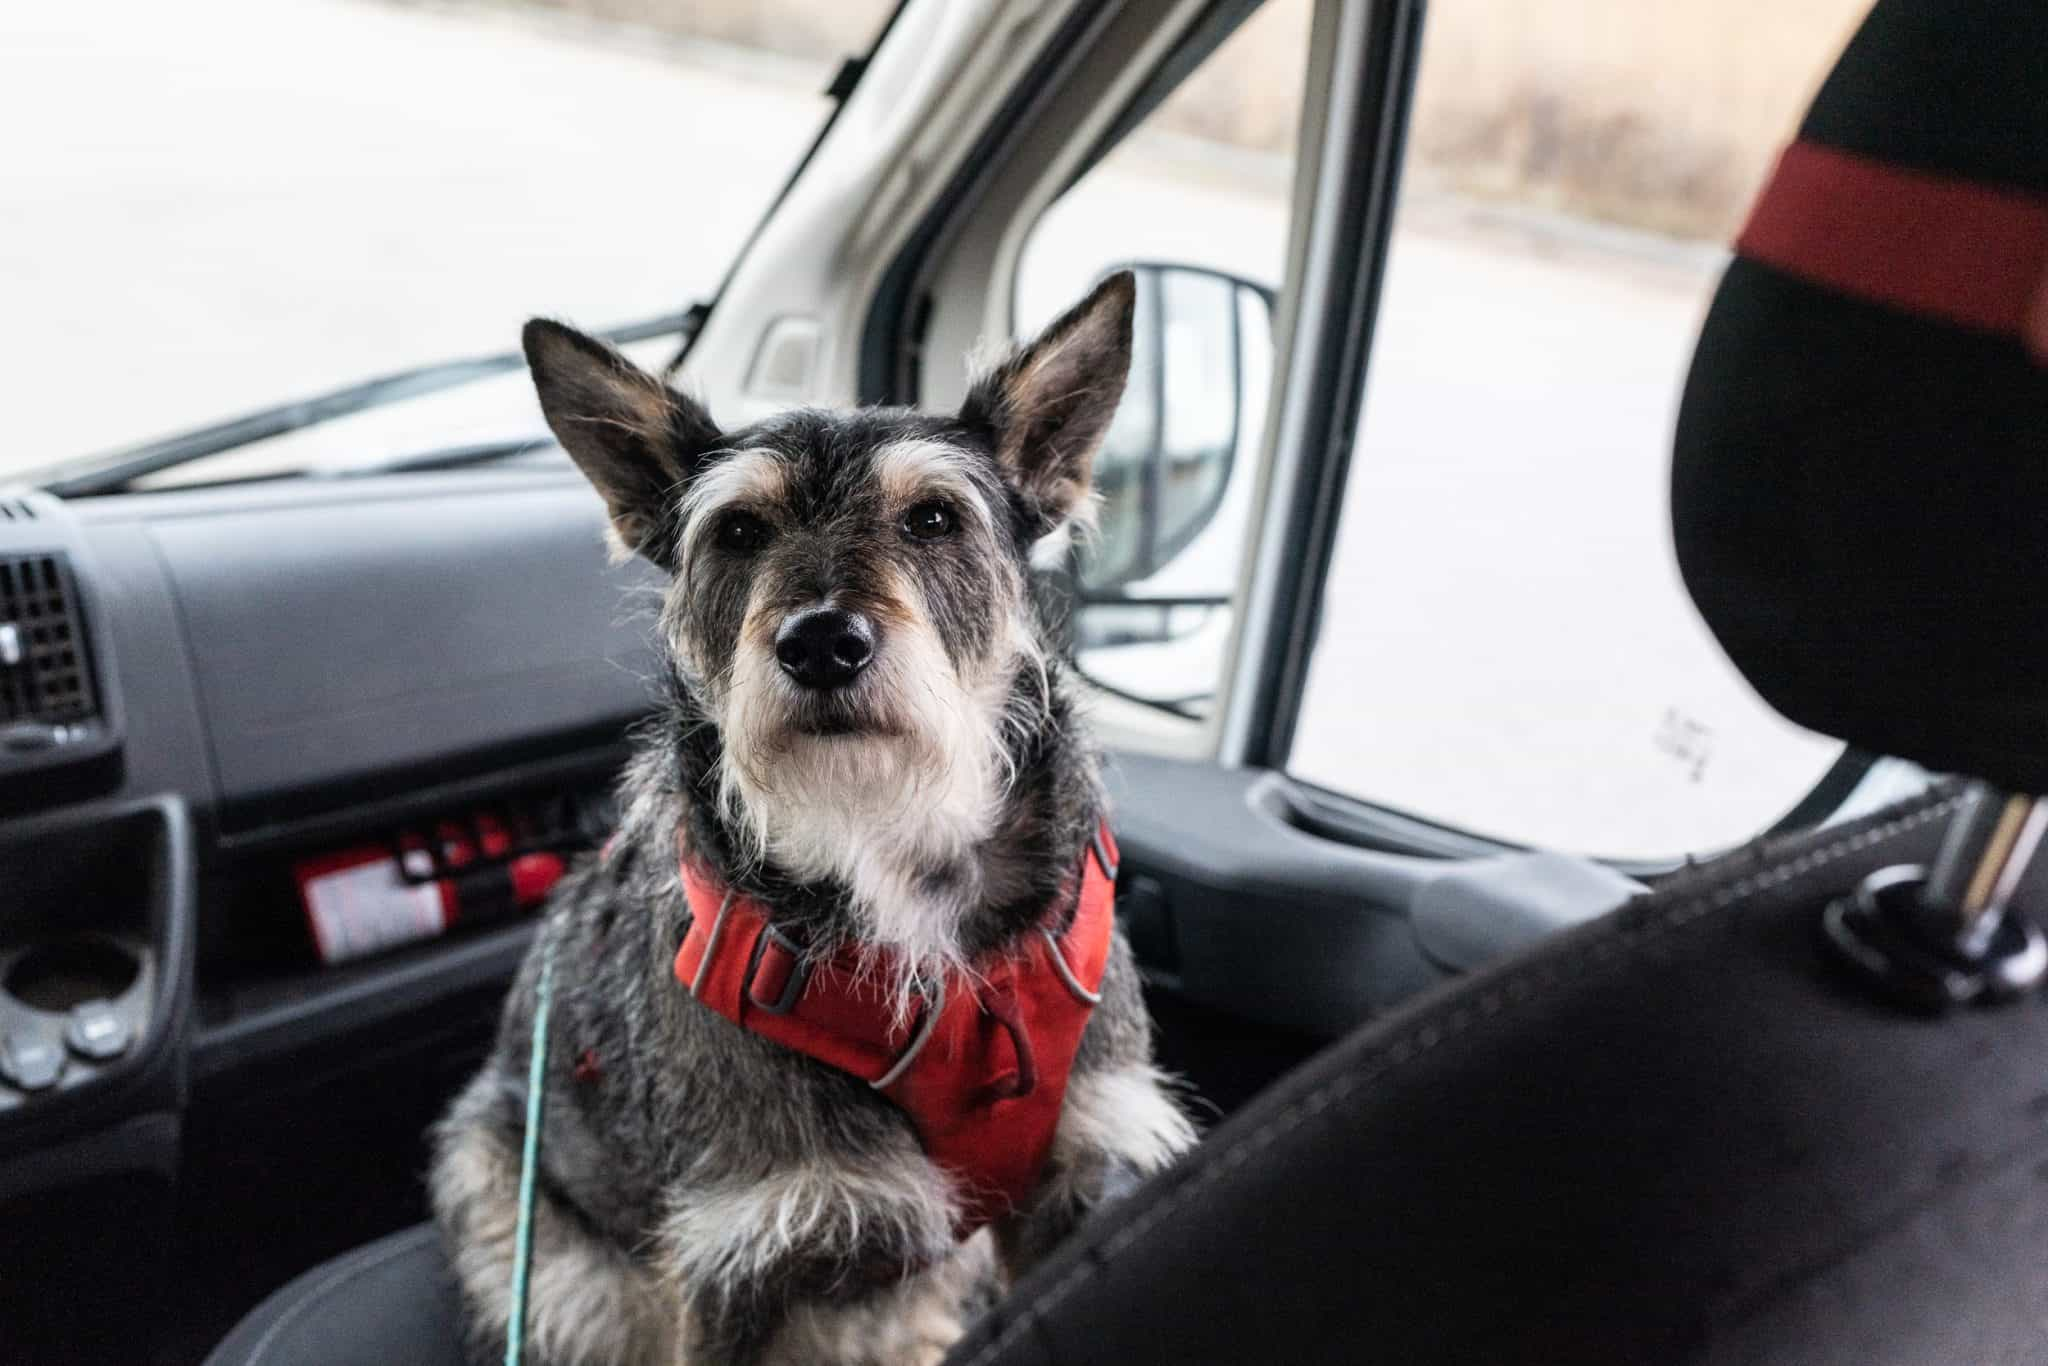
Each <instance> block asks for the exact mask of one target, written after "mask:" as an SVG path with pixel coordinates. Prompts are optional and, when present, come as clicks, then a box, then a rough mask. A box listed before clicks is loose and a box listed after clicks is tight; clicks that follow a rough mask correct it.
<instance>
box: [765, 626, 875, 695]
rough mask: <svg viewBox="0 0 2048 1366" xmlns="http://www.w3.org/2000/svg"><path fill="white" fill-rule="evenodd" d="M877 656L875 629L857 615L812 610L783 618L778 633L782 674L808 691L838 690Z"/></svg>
mask: <svg viewBox="0 0 2048 1366" xmlns="http://www.w3.org/2000/svg"><path fill="white" fill-rule="evenodd" d="M874 656H875V628H874V627H872V626H870V625H868V619H867V618H866V617H864V616H862V615H860V614H859V613H858V612H844V611H841V610H840V609H839V608H837V607H813V608H810V609H809V610H807V611H802V612H794V613H791V614H790V615H789V616H788V617H786V618H784V620H783V623H782V626H781V628H780V629H779V630H777V631H776V632H775V657H776V658H777V659H778V660H780V661H781V662H782V671H783V672H784V673H786V674H788V675H789V676H790V677H791V678H793V679H795V680H796V681H797V682H798V683H800V684H801V685H803V686H804V687H806V688H837V687H840V686H842V685H844V684H846V683H850V682H852V681H853V677H854V675H855V674H858V673H859V672H860V671H861V670H862V669H865V668H866V667H867V666H868V661H869V660H870V659H873V658H874Z"/></svg>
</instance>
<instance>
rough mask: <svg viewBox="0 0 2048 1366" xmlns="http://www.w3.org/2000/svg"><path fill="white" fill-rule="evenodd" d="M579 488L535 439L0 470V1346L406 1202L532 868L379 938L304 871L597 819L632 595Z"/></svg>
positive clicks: (637, 649) (631, 681)
mask: <svg viewBox="0 0 2048 1366" xmlns="http://www.w3.org/2000/svg"><path fill="white" fill-rule="evenodd" d="M602 527H603V514H602V508H601V506H600V504H599V502H598V500H597V499H596V497H595V496H594V495H593V494H592V493H591V492H590V490H589V488H588V486H587V485H585V484H584V483H583V482H582V481H581V480H580V479H579V478H577V477H576V476H575V474H574V471H573V470H571V469H570V468H569V467H568V466H567V465H566V464H564V465H562V466H561V467H560V468H559V469H557V468H553V467H545V466H537V467H526V468H519V469H506V470H488V471H485V470H470V471H461V472H456V473H447V474H405V475H394V476H390V477H367V478H349V479H319V478H291V479H278V480H269V481H262V482H254V483H246V484H237V485H222V486H216V487H208V488H193V489H183V490H169V491H162V492H150V493H131V494H123V495H116V496H108V497H100V498H93V499H80V500H69V501H65V500H59V499H56V498H52V497H50V496H47V495H45V494H42V493H37V492H33V491H24V490H0V1219H5V1220H6V1226H7V1227H9V1228H10V1229H12V1230H17V1231H18V1232H17V1236H13V1237H11V1238H10V1239H9V1240H8V1245H7V1246H6V1247H5V1248H4V1249H0V1357H7V1358H9V1359H41V1358H42V1356H43V1355H45V1354H46V1353H49V1352H52V1351H59V1350H61V1351H63V1352H66V1353H74V1354H76V1355H75V1357H74V1359H88V1358H90V1357H91V1356H92V1355H93V1349H94V1345H95V1344H94V1342H93V1341H92V1339H93V1335H94V1334H95V1333H96V1332H101V1331H104V1332H106V1333H107V1334H109V1335H110V1336H109V1339H108V1341H107V1342H105V1343H101V1344H99V1346H100V1347H101V1348H103V1349H104V1351H105V1353H106V1354H108V1355H119V1354H120V1353H122V1352H124V1351H125V1350H127V1347H128V1345H129V1344H128V1343H126V1342H125V1341H124V1340H117V1339H119V1338H120V1335H121V1333H122V1331H123V1329H122V1327H121V1325H128V1326H130V1327H132V1325H133V1324H134V1322H135V1321H136V1320H137V1317H138V1312H137V1311H138V1306H141V1305H145V1304H148V1303H150V1302H152V1299H153V1298H155V1297H160V1296H163V1295H166V1294H171V1295H177V1294H186V1295H196V1296H198V1297H200V1298H202V1299H205V1300H208V1301H218V1302H219V1303H220V1305H221V1306H222V1312H224V1313H232V1311H233V1310H234V1309H237V1308H239V1307H241V1306H242V1305H243V1303H245V1299H246V1297H247V1296H249V1295H253V1294H255V1293H259V1292H260V1289H261V1287H262V1285H263V1284H264V1283H266V1282H267V1281H269V1280H274V1279H275V1278H276V1276H277V1274H278V1271H277V1269H278V1267H279V1266H280V1265H282V1264H284V1263H286V1262H289V1261H292V1260H295V1259H305V1260H311V1259H312V1258H314V1257H317V1256H319V1255H322V1254H323V1253H324V1251H326V1250H328V1248H329V1247H330V1246H331V1245H334V1244H337V1243H340V1242H344V1241H346V1239H348V1238H349V1237H351V1236H354V1235H355V1234H356V1233H357V1232H359V1231H361V1230H374V1229H376V1228H380V1227H382V1226H385V1225H387V1224H389V1223H391V1222H392V1221H393V1220H394V1219H395V1218H399V1217H404V1216H405V1215H406V1214H408V1213H412V1211H410V1210H404V1209H398V1210H394V1209H393V1208H391V1207H390V1206H391V1204H392V1201H393V1199H394V1198H395V1199H396V1200H397V1201H398V1202H399V1203H404V1202H408V1201H409V1202H415V1203H416V1201H417V1198H418V1197H417V1180H416V1171H414V1170H407V1169H406V1165H407V1164H409V1163H410V1164H417V1163H418V1162H419V1161H420V1160H422V1154H423V1148H422V1147H421V1142H422V1140H421V1137H420V1135H422V1134H423V1133H424V1132H425V1130H426V1127H427V1125H428V1124H429V1123H430V1121H431V1119H432V1118H433V1114H434V1111H435V1109H436V1107H437V1106H438V1105H439V1104H440V1101H441V1098H442V1097H443V1096H444V1095H445V1091H446V1088H447V1087H448V1086H449V1085H451V1084H452V1083H453V1081H454V1080H455V1079H457V1078H458V1077H459V1075H460V1074H462V1073H465V1072H467V1071H468V1070H469V1069H471V1068H473V1067H474V1066H475V1065H476V1062H477V1061H478V1059H479V1058H480V1057H481V1055H482V1053H483V1051H484V1050H485V1049H486V1048H487V1047H488V1045H489V1042H490V1038H491V1035H492V1031H493V1029H494V1025H495V1016H496V1009H497V1002H498V1000H499V998H500V997H501V996H502V993H503V990H504V987H505V984H506V982H507V981H509V979H510V977H511V974H512V973H513V971H514V970H515V969H516V966H517V963H518V961H519V958H520V956H521V954H522V953H523V951H524V948H525V944H526V941H527V938H528V936H529V935H530V933H531V911H532V909H533V906H534V905H535V904H536V903H537V901H538V899H539V898H538V896H537V895H530V894H528V893H529V892H531V891H532V890H533V887H544V882H545V880H546V878H545V877H543V878H542V880H541V881H540V882H535V883H533V887H528V886H526V885H525V884H521V887H520V893H521V894H520V895H518V896H516V897H514V896H513V895H511V893H510V891H509V889H510V888H511V887H512V885H513V883H514V882H515V881H517V879H516V878H514V877H511V876H505V875H499V876H497V878H496V882H497V884H499V885H501V887H502V888H504V889H508V890H507V891H506V895H504V896H501V897H499V898H497V899H496V900H495V901H493V900H492V899H491V898H489V897H480V896H478V895H474V894H472V895H469V896H467V897H466V898H465V899H464V900H463V901H462V902H461V903H460V908H461V913H457V905H456V903H455V901H454V900H453V898H452V896H450V895H443V896H442V897H441V898H440V900H441V901H442V902H443V903H445V905H446V907H447V911H446V913H445V914H442V915H440V916H438V918H436V919H435V920H434V923H433V924H432V925H431V926H430V927H429V928H430V929H431V932H430V933H429V932H418V931H419V930H420V927H418V926H415V927H413V928H412V929H411V930H408V931H407V933H406V934H405V935H403V936H401V938H403V939H404V940H405V942H403V943H402V944H400V945H398V946H396V947H394V946H393V943H392V942H390V936H389V935H388V934H387V935H386V936H385V938H384V939H379V940H368V941H366V940H362V939H361V938H360V936H358V938H357V940H356V941H353V942H351V941H350V940H349V939H348V936H347V935H346V934H342V933H339V932H338V931H336V930H335V928H334V926H335V925H336V924H342V925H346V924H348V923H349V922H347V921H345V920H344V921H338V922H337V921H323V920H322V918H321V916H320V915H317V914H315V912H316V911H323V912H324V911H326V910H327V909H328V907H327V906H324V905H322V904H320V903H319V901H318V899H317V898H316V897H314V896H313V895H311V894H310V893H309V890H308V888H309V886H319V885H321V884H317V883H314V882H311V881H309V878H310V877H311V876H312V875H311V874H310V873H309V871H308V870H309V869H311V870H321V869H332V868H336V867H339V868H344V869H346V868H349V867H353V866H354V865H351V864H350V863H349V862H348V860H349V859H351V858H357V859H358V860H359V861H360V860H362V859H370V860H371V861H374V856H375V855H376V854H377V852H378V851H380V850H391V851H392V852H393V855H394V856H395V857H399V858H404V857H406V856H408V855H413V856H418V857H421V858H424V859H425V860H426V863H427V871H426V872H425V873H424V874H423V875H422V877H421V878H420V879H418V881H420V882H421V883H422V884H423V885H424V886H426V887H428V888H430V889H431V888H437V887H438V888H448V887H454V886H456V885H458V882H459V885H462V886H465V887H467V888H469V889H470V891H471V892H472V893H474V892H475V891H476V888H477V886H478V885H479V883H478V878H479V876H480V875H481V874H482V873H483V872H485V871H487V870H485V869H484V868H483V867H482V865H483V864H485V863H489V864H491V866H492V868H493V869H496V870H499V872H500V874H502V870H503V869H504V868H507V867H509V868H512V869H513V871H514V872H515V873H516V872H520V871H525V872H531V871H533V870H534V869H535V868H542V869H543V870H554V871H557V872H558V871H559V868H560V866H561V864H562V863H564V862H566V860H568V859H569V858H572V857H573V856H574V854H575V853H576V852H577V851H578V850H580V849H582V848H585V847H587V846H588V845H590V844H591V843H593V842H594V841H596V840H597V839H599V838H601V836H602V833H603V830H604V828H605V827H606V825H607V824H608V821H609V815H608V811H607V803H608V798H609V789H610V783H611V779H612V777H613V775H614V774H615V772H616V770H617V767H618V764H619V761H620V759H621V758H622V756H623V754H624V738H625V733H626V731H627V729H628V728H629V727H630V726H631V725H632V724H633V723H634V722H635V721H636V720H638V719H640V718H642V717H644V716H645V715H646V714H647V713H648V712H649V709H650V707H651V706H652V704H653V702H654V700H655V696H656V693H655V684H654V679H655V673H656V655H655V653H654V651H653V649H652V645H651V641H652V631H651V625H652V621H653V617H654V606H655V603H656V601H657V595H656V580H655V578H654V575H653V571H652V570H650V569H648V568H647V567H646V566H644V565H640V564H637V563H636V564H630V565H616V564H612V563H609V561H608V558H607V556H606V553H605V548H604V544H603V539H602V535H601V532H602ZM493 832H497V833H498V834H499V836H500V838H499V844H498V846H495V847H494V846H493V845H492V844H491V839H492V835H493ZM504 846H516V847H513V848H511V849H510V850H509V853H508V856H507V857H506V858H501V859H497V860H495V861H494V860H491V859H489V858H488V855H489V854H492V853H499V852H506V850H505V848H504ZM449 849H460V850H466V851H467V857H472V858H476V859H477V860H479V866H478V867H473V868H469V869H465V870H463V878H462V879H458V880H450V877H449V876H439V875H451V870H449V869H447V868H445V867H441V866H438V864H437V862H436V860H437V859H438V858H439V856H440V855H441V854H442V853H444V852H445V851H447V850H449ZM364 851H368V852H367V853H365V852H364ZM423 851H425V852H423ZM521 854H526V855H528V857H527V858H526V862H525V864H524V865H521V864H520V862H519V859H518V858H517V857H513V856H516V855H521ZM535 860H540V862H539V863H536V862H535ZM550 860H551V861H552V862H550ZM458 861H459V860H458ZM406 866H408V867H410V865H409V864H408V865H406ZM451 876H452V875H451ZM437 877H438V880H437ZM486 880H488V879H486ZM529 881H531V879H529ZM343 890H346V889H343ZM414 890H415V891H418V889H414ZM421 895H424V896H425V897H426V898H427V901H426V903H424V904H429V905H430V906H431V905H432V904H433V902H434V897H435V894H434V892H433V891H431V890H428V891H426V892H424V893H421ZM407 904H414V905H418V904H423V903H422V902H421V900H420V895H415V896H413V897H412V899H411V901H410V902H409V903H407ZM333 905H334V906H336V907H339V908H340V913H353V912H354V911H356V910H357V909H359V908H358V907H356V906H355V905H354V903H351V902H348V901H346V899H344V900H343V901H340V902H334V903H333ZM487 909H488V910H489V911H491V912H492V913H491V914H484V913H483V912H484V911H485V910H487ZM358 923H360V922H358ZM372 928H375V926H372ZM387 928H388V927H387ZM366 947H368V948H377V949H380V950H382V951H381V952H378V953H376V954H374V955H366V954H362V953H360V952H358V950H360V949H363V948H366ZM393 1136H396V1137H395V1138H394V1137H393ZM387 1169H388V1170H387ZM387 1190H388V1191H391V1192H403V1193H404V1194H403V1195H402V1196H397V1197H391V1196H385V1195H382V1194H380V1192H383V1191H387ZM287 1210H291V1211H296V1212H297V1214H299V1215H302V1216H304V1217H303V1218H299V1219H287V1220H283V1221H280V1219H279V1214H280V1212H281V1211H287ZM252 1220H254V1221H255V1225H254V1226H255V1227H259V1228H265V1229H267V1231H266V1232H264V1233H263V1235H262V1236H261V1237H256V1236H254V1235H252V1234H251V1232H250V1229H251V1227H252V1223H251V1221H252ZM295 1235H296V1236H295ZM194 1248H199V1249H204V1250H206V1253H207V1255H205V1256H202V1257H198V1258H196V1259H195V1258H192V1257H190V1256H189V1255H187V1254H188V1253H189V1252H190V1250H192V1249H194ZM102 1296H104V1297H105V1299H106V1309H107V1312H105V1313H100V1314H95V1313H94V1312H93V1305H92V1304H91V1303H88V1302H81V1300H82V1299H83V1300H85V1301H91V1300H96V1299H98V1298H99V1297H102ZM39 1325H40V1327H39ZM45 1330H46V1331H47V1333H48V1334H50V1335H51V1336H50V1337H48V1338H47V1340H46V1339H42V1338H38V1337H37V1336H36V1334H37V1333H38V1332H40V1331H45ZM9 1338H13V1339H15V1340H14V1341H12V1342H9V1341H8V1340H7V1339H9ZM173 1355H176V1353H174V1354H173Z"/></svg>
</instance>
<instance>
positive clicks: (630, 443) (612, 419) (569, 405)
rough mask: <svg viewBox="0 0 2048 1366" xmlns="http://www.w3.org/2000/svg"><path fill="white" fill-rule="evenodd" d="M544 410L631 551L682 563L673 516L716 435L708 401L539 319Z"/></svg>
mask: <svg viewBox="0 0 2048 1366" xmlns="http://www.w3.org/2000/svg"><path fill="white" fill-rule="evenodd" d="M523 340H524V342H525V345H526V363H527V365H528V366H530V367H531V368H532V370H533V385H534V388H535V389H537V390H538V391H539V392H540V409H541V412H542V413H544V414H545V415H546V416H547V420H548V426H549V427H550V428H551V429H552V430H553V431H554V433H555V439H556V440H558V441H560V442H561V443H562V449H563V450H565V451H567V452H569V455H570V457H571V458H572V459H574V460H575V461H576V463H577V464H578V465H579V466H581V467H582V469H583V473H584V475H585V476H587V477H588V478H589V480H590V482H591V483H592V484H594V485H596V486H597V491H598V493H599V495H600V496H602V497H603V498H604V503H605V507H606V508H607V509H608V510H609V511H610V512H611V518H612V530H613V531H614V532H615V533H616V534H617V536H618V538H619V544H620V545H621V546H623V547H624V548H625V549H626V551H627V552H628V553H637V554H641V555H645V556H646V557H647V558H648V559H650V560H652V561H654V562H655V563H656V564H658V565H660V566H661V567H662V568H663V569H666V570H668V571H669V572H670V573H674V572H675V567H676V566H675V537H674V534H673V531H674V528H673V526H672V525H671V519H672V517H673V514H674V510H675V507H676V502H677V499H678V497H679V496H680V494H681V491H682V484H683V482H684V481H685V480H687V479H688V478H689V477H690V473H691V470H692V468H693V467H694V466H695V464H696V462H697V459H698V457H699V456H701V455H703V454H704V452H706V451H708V450H710V449H711V448H712V447H714V446H716V445H717V444H718V427H717V424H715V423H714V422H712V420H711V415H710V414H709V413H707V412H705V411H704V409H703V406H702V405H700V404H698V403H695V402H693V401H691V400H690V399H688V398H685V397H684V396H683V395H681V394H679V393H677V392H676V391H675V390H673V389H671V388H669V387H668V386H667V385H666V384H663V383H662V382H661V381H660V380H658V379H656V378H655V377H654V376H652V375H650V374H648V373H647V372H646V371H644V370H642V369H640V368H639V367H638V366H636V365H634V364H633V362H631V361H629V360H627V359H626V358H625V357H624V356H622V355H620V354H619V353H618V352H617V351H614V350H613V349H612V348H611V347H609V346H606V345H605V344H604V343H603V342H601V341H598V340H596V339H595V338H592V337H586V336H584V335H583V334H582V333H581V332H578V331H577V330H576V329H574V328H573V327H564V326H563V325H562V324H560V323H557V322H549V321H548V320H547V319H545V318H535V319H534V320H533V321H532V322H529V323H528V324H527V325H526V331H525V333H524V334H523Z"/></svg>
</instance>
